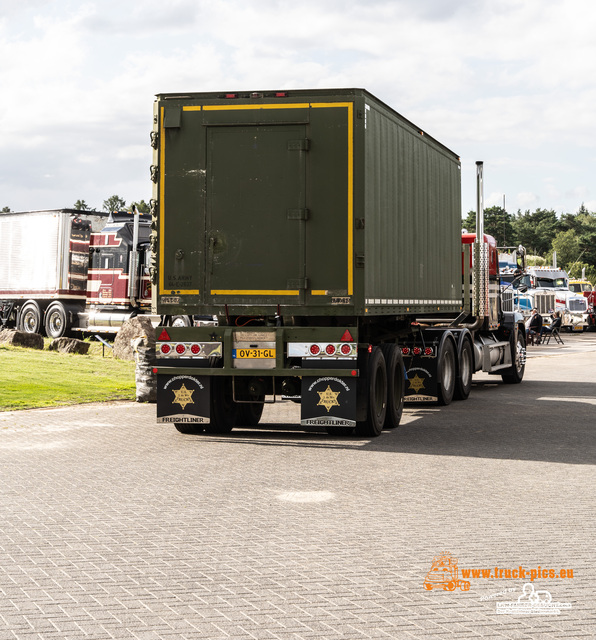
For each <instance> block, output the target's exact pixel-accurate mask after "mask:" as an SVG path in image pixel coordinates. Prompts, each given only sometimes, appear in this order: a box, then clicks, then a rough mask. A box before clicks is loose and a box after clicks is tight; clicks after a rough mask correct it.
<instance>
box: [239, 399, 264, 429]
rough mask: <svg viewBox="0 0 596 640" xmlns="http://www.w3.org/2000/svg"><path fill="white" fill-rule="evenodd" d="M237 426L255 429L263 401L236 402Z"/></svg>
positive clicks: (261, 411)
mask: <svg viewBox="0 0 596 640" xmlns="http://www.w3.org/2000/svg"><path fill="white" fill-rule="evenodd" d="M236 405H237V411H238V417H237V420H236V422H237V424H238V426H239V427H256V426H257V425H258V424H259V420H260V419H261V416H262V415H263V409H264V408H265V400H261V401H259V402H237V403H236Z"/></svg>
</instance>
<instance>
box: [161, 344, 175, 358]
mask: <svg viewBox="0 0 596 640" xmlns="http://www.w3.org/2000/svg"><path fill="white" fill-rule="evenodd" d="M159 350H160V351H161V352H162V353H163V354H164V355H166V356H167V355H168V353H170V351H171V350H172V347H170V345H169V344H162V345H161V347H160V348H159Z"/></svg>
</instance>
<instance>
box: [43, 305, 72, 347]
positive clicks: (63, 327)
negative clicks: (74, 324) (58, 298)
mask: <svg viewBox="0 0 596 640" xmlns="http://www.w3.org/2000/svg"><path fill="white" fill-rule="evenodd" d="M44 325H45V329H46V335H47V336H48V338H62V337H63V336H66V335H68V332H69V329H70V325H69V322H68V315H67V313H66V309H65V308H64V307H63V305H62V303H61V302H53V303H52V304H51V305H50V306H49V307H48V310H47V311H46V317H45V321H44Z"/></svg>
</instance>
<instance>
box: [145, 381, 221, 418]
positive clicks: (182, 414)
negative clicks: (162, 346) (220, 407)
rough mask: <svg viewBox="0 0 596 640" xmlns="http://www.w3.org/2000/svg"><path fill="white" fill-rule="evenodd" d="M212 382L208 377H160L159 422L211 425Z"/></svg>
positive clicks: (158, 393)
mask: <svg viewBox="0 0 596 640" xmlns="http://www.w3.org/2000/svg"><path fill="white" fill-rule="evenodd" d="M210 380H211V378H209V377H207V376H190V375H158V376H157V422H198V423H203V424H207V423H209V419H210V402H209V400H210V397H211V394H210V388H211V385H210Z"/></svg>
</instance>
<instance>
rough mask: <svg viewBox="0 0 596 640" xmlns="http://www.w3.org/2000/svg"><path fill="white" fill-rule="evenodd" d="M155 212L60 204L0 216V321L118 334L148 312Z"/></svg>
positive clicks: (54, 332) (60, 331) (37, 328)
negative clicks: (128, 322) (152, 216)
mask: <svg viewBox="0 0 596 640" xmlns="http://www.w3.org/2000/svg"><path fill="white" fill-rule="evenodd" d="M149 232H150V216H148V215H141V214H139V213H128V212H114V213H110V214H107V213H102V212H97V211H77V210H74V209H57V210H46V211H24V212H20V213H4V214H1V215H0V238H1V239H2V245H3V246H4V247H5V249H4V250H3V251H2V252H0V325H1V326H2V327H16V328H18V329H20V330H21V331H26V332H29V333H42V334H45V335H47V336H48V337H51V338H59V337H62V336H65V335H69V334H71V333H72V332H89V333H107V334H109V333H112V334H114V333H117V331H118V329H119V328H120V326H121V325H122V323H123V322H124V321H125V320H127V319H128V318H130V317H132V316H133V315H138V314H144V313H149V312H150V307H151V285H150V282H149V270H148V263H149V256H150V247H149Z"/></svg>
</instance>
